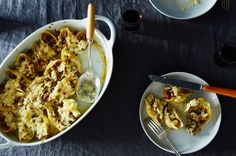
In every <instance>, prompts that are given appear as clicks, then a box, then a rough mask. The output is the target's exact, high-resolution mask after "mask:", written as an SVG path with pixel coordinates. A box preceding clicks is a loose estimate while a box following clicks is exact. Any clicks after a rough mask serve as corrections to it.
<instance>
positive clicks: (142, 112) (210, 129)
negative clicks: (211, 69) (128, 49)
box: [139, 72, 221, 154]
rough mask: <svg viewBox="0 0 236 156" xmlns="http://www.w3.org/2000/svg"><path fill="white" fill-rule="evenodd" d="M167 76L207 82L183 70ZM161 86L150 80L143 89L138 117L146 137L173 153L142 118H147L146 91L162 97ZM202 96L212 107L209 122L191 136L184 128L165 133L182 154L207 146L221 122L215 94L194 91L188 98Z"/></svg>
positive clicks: (218, 104)
mask: <svg viewBox="0 0 236 156" xmlns="http://www.w3.org/2000/svg"><path fill="white" fill-rule="evenodd" d="M164 76H167V77H169V78H175V79H180V80H186V81H191V82H196V83H200V84H207V82H205V81H204V80H203V79H201V78H199V77H197V76H195V75H193V74H189V73H184V72H173V73H168V74H165V75H164ZM162 88H163V84H161V83H157V82H152V83H151V84H150V85H149V86H148V87H147V89H146V90H145V92H144V94H143V96H142V99H141V101H140V107H139V117H140V122H141V125H142V128H143V130H144V132H145V133H146V135H147V136H148V138H149V139H150V140H151V141H152V142H153V143H154V144H155V145H156V146H158V147H160V148H161V149H163V150H165V151H167V152H170V153H173V151H172V150H171V149H170V148H169V147H168V145H167V144H166V143H165V142H163V141H162V140H159V139H158V138H157V137H156V136H155V135H154V133H153V132H152V131H151V130H150V129H149V128H148V127H147V125H146V123H145V122H144V119H145V118H147V117H148V116H147V113H146V107H145V102H144V99H145V97H146V96H147V94H148V93H150V92H151V93H153V94H154V95H155V96H157V97H158V98H162ZM198 97H204V98H205V99H206V100H207V101H208V102H209V103H210V104H211V108H212V117H211V119H210V121H209V123H208V124H207V125H206V126H205V127H204V128H203V129H202V131H201V132H200V133H199V134H197V135H195V136H191V135H189V134H188V133H187V131H186V129H185V128H182V129H180V130H169V131H168V133H167V137H168V139H169V140H170V142H171V143H172V144H173V145H174V147H176V149H177V150H178V151H179V152H180V153H182V154H188V153H193V152H196V151H198V150H201V149H202V148H204V147H205V146H207V145H208V144H209V143H210V142H211V141H212V140H213V139H214V137H215V135H216V134H217V132H218V130H219V127H220V123H221V107H220V102H219V99H218V97H217V95H216V94H214V93H207V92H204V91H196V92H194V93H193V94H192V95H191V97H190V98H189V99H193V98H198Z"/></svg>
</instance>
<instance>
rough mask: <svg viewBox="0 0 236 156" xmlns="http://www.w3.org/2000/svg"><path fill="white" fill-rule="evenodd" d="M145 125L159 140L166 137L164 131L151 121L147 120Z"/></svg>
mask: <svg viewBox="0 0 236 156" xmlns="http://www.w3.org/2000/svg"><path fill="white" fill-rule="evenodd" d="M145 121H146V123H147V125H148V127H149V128H150V129H151V130H152V131H153V132H154V134H155V135H156V136H157V137H158V138H159V139H162V138H163V137H164V136H165V135H166V131H165V130H164V129H163V128H162V127H161V126H160V125H158V124H157V123H155V122H154V121H153V120H152V119H150V118H147V119H146V120H145Z"/></svg>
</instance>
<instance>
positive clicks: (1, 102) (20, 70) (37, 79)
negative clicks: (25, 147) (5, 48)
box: [0, 28, 87, 142]
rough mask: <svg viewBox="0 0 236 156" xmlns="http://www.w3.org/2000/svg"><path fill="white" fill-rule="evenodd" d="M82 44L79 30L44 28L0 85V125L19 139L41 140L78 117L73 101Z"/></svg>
mask: <svg viewBox="0 0 236 156" xmlns="http://www.w3.org/2000/svg"><path fill="white" fill-rule="evenodd" d="M86 48H87V42H86V36H85V32H83V31H81V32H77V31H74V32H72V31H70V30H69V29H68V28H62V29H60V31H44V32H43V33H42V34H41V37H40V40H39V41H37V42H35V43H34V44H33V46H32V48H31V49H30V50H28V51H25V52H22V53H20V54H19V56H18V58H17V60H16V62H15V65H14V66H13V67H10V68H9V69H8V70H7V71H6V74H7V75H8V77H9V78H8V79H7V80H6V81H5V82H4V84H2V85H1V89H0V122H1V124H0V129H1V131H3V132H4V133H15V134H17V135H18V138H19V141H21V142H29V141H31V140H33V139H39V140H43V139H46V138H48V137H50V136H53V135H55V134H57V133H58V132H60V131H62V130H64V129H66V128H67V127H68V126H70V125H71V124H72V123H73V122H74V121H75V120H76V119H78V118H79V117H80V116H81V112H80V111H79V109H78V107H77V105H78V104H77V102H76V101H75V97H74V96H75V92H76V87H77V83H78V79H79V77H80V75H81V69H80V68H81V66H80V59H79V57H78V56H77V54H78V53H80V52H81V51H83V50H84V49H86Z"/></svg>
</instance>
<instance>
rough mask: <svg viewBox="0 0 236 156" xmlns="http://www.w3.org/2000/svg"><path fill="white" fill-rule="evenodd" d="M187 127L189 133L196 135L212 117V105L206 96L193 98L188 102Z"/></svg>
mask: <svg viewBox="0 0 236 156" xmlns="http://www.w3.org/2000/svg"><path fill="white" fill-rule="evenodd" d="M185 111H186V113H187V122H186V128H187V131H188V133H189V134H191V135H196V134H197V133H198V132H200V131H201V129H202V128H203V126H204V125H206V124H207V123H208V121H209V120H210V118H211V114H212V111H211V106H210V104H209V103H208V102H207V101H206V100H205V99H204V98H198V99H193V100H191V101H189V103H187V107H186V110H185Z"/></svg>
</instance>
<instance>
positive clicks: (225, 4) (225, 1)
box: [221, 0, 230, 11]
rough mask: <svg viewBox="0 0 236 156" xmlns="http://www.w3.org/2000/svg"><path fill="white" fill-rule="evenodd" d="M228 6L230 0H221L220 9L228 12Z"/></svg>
mask: <svg viewBox="0 0 236 156" xmlns="http://www.w3.org/2000/svg"><path fill="white" fill-rule="evenodd" d="M229 6H230V0H221V8H222V9H223V10H226V11H228V10H229Z"/></svg>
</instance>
